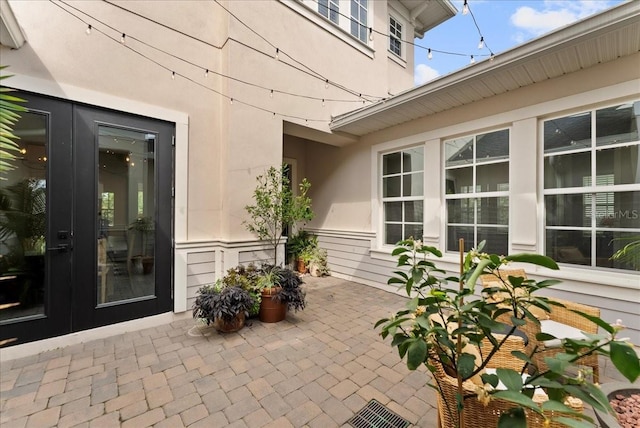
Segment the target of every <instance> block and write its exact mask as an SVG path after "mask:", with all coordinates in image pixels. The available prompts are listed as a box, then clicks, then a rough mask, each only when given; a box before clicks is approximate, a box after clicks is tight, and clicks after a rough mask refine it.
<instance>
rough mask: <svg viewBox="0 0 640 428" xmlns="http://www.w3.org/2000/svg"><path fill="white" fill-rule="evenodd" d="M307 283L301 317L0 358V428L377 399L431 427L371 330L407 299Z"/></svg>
mask: <svg viewBox="0 0 640 428" xmlns="http://www.w3.org/2000/svg"><path fill="white" fill-rule="evenodd" d="M305 281H306V283H307V284H306V287H307V291H308V293H307V300H308V306H307V309H305V310H304V311H302V312H298V313H289V314H288V315H287V319H286V321H283V322H280V323H277V324H263V323H261V322H260V321H258V320H250V321H249V322H248V325H247V326H246V327H245V328H244V329H242V330H241V331H239V332H238V333H229V334H219V333H217V332H216V331H213V330H212V329H204V330H201V329H199V328H198V327H195V325H196V324H195V322H194V321H193V320H191V319H186V320H182V321H175V322H172V323H170V324H165V325H160V326H157V327H155V328H151V329H146V330H140V331H136V332H131V333H125V334H119V335H114V336H113V337H110V338H108V339H102V340H94V341H91V342H86V343H83V344H79V345H72V346H68V347H65V348H62V349H56V350H54V351H49V352H45V353H41V354H38V355H33V356H30V357H24V358H19V359H15V360H11V361H5V362H3V363H2V366H1V368H0V426H1V427H2V428H10V427H30V428H31V427H53V426H56V427H60V428H64V427H75V426H78V427H117V426H122V427H134V428H139V427H145V426H155V427H171V428H175V427H182V426H192V427H226V426H230V427H251V428H254V427H263V426H267V427H278V428H283V427H296V428H297V427H306V426H309V427H322V428H327V427H334V426H343V425H345V422H346V421H347V420H348V419H349V418H351V417H352V416H353V415H354V414H355V413H356V412H357V411H359V410H360V409H362V407H364V406H365V404H366V403H367V402H368V401H369V400H370V399H372V398H375V399H376V400H378V401H379V402H381V403H382V404H384V405H386V406H387V407H388V408H390V409H391V410H392V411H394V412H396V413H397V414H399V415H400V416H402V417H403V418H405V419H407V420H409V421H410V422H411V423H412V424H414V425H415V426H418V427H423V428H430V427H435V426H436V419H437V416H436V411H435V409H434V404H435V393H434V391H433V390H432V389H431V388H429V387H427V386H426V382H427V380H428V376H429V375H428V374H427V373H425V370H424V369H422V370H421V371H416V372H410V371H409V370H408V369H407V368H406V366H405V363H404V362H402V361H401V360H400V358H399V356H398V355H397V352H396V351H395V349H393V348H391V346H390V345H389V341H388V340H387V341H386V342H383V341H382V340H381V338H380V337H379V335H378V331H376V330H374V329H373V325H374V323H375V322H376V321H377V320H378V319H379V318H382V317H386V316H388V315H389V314H390V313H391V311H395V310H397V309H399V308H400V307H401V306H402V305H403V304H404V302H405V301H406V300H405V299H404V298H402V297H401V296H398V295H394V294H392V293H387V292H385V291H382V290H379V289H376V288H373V287H368V286H364V285H360V284H355V283H352V282H348V281H344V280H340V279H336V278H333V277H328V278H310V277H306V278H305ZM114 333H115V332H114ZM607 369H608V367H607V366H606V365H604V366H603V367H601V372H603V373H604V375H603V376H602V381H603V382H605V381H607V379H608V377H607V376H608V373H607V371H608V370H607Z"/></svg>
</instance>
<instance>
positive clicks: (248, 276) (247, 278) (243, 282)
mask: <svg viewBox="0 0 640 428" xmlns="http://www.w3.org/2000/svg"><path fill="white" fill-rule="evenodd" d="M259 275H260V271H259V270H258V269H257V268H256V266H255V265H254V264H252V263H250V264H249V265H248V266H246V267H245V266H243V265H238V266H237V267H234V268H231V269H229V270H227V273H226V275H225V276H224V277H223V278H222V283H223V284H224V285H225V286H226V287H240V288H242V289H243V290H246V291H247V292H248V293H249V295H250V296H251V298H252V299H253V302H254V303H253V306H251V308H250V309H249V315H248V316H249V318H252V317H256V316H258V312H259V310H260V302H261V297H260V296H261V293H260V290H259V289H258V287H257V285H256V284H257V281H258V276H259Z"/></svg>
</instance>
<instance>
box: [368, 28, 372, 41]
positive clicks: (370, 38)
mask: <svg viewBox="0 0 640 428" xmlns="http://www.w3.org/2000/svg"><path fill="white" fill-rule="evenodd" d="M369 41H370V42H373V27H369Z"/></svg>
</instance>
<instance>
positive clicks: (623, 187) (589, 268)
mask: <svg viewBox="0 0 640 428" xmlns="http://www.w3.org/2000/svg"><path fill="white" fill-rule="evenodd" d="M635 101H638V97H637V96H636V97H631V98H625V99H623V100H616V101H611V100H610V101H608V102H601V103H598V104H597V105H595V106H592V107H591V108H589V109H585V106H581V107H580V108H575V109H572V110H570V111H563V112H559V113H556V114H549V115H546V116H544V117H543V116H540V117H538V121H539V124H538V135H539V142H540V143H539V153H540V162H539V165H540V166H539V170H538V178H539V180H538V182H539V189H540V195H541V197H540V201H539V204H540V218H541V222H540V229H541V230H540V235H539V237H538V242H539V243H540V245H539V247H540V254H545V253H546V231H547V218H546V208H545V197H546V196H549V195H569V194H586V193H591V194H593V193H607V192H614V191H615V192H627V191H636V192H637V191H640V185H638V184H634V183H631V184H616V185H607V186H599V185H597V184H596V185H594V186H581V187H561V188H549V189H546V188H545V187H544V172H545V171H544V159H545V157H546V154H545V150H544V143H545V141H544V124H545V122H548V121H550V120H554V119H560V118H564V117H568V116H572V115H579V114H581V113H589V114H591V130H592V131H593V132H592V135H591V141H590V146H589V147H588V148H584V147H583V148H578V149H574V150H561V151H557V152H553V154H562V155H568V154H573V153H584V152H587V153H591V156H592V159H594V157H593V156H594V154H595V153H596V152H597V151H598V150H600V149H602V148H604V147H606V148H614V147H625V146H635V145H637V143H635V142H634V141H630V142H623V143H613V144H609V145H606V146H598V145H597V144H596V145H594V141H595V139H596V133H597V130H596V129H595V124H596V112H597V111H598V110H601V109H606V108H608V107H614V106H617V105H621V104H625V103H633V102H635ZM595 176H596V163H595V162H592V163H591V175H590V177H591V178H592V179H593V178H594V177H595ZM550 229H561V230H588V231H590V232H595V231H596V229H597V227H596V226H595V225H594V223H593V222H592V224H591V225H590V226H588V227H578V226H551V227H550ZM636 231H637V230H636V229H635V228H632V229H631V230H630V232H631V233H635V232H636ZM594 244H595V242H594V241H593V240H592V242H591V251H592V254H591V258H592V260H591V264H589V265H578V264H572V263H562V264H561V265H562V269H563V270H575V271H579V272H591V273H594V272H600V273H606V274H607V275H610V274H620V275H627V274H631V275H633V274H637V272H635V271H632V270H629V271H628V270H624V269H616V268H609V267H603V266H595V265H594V264H593V261H594V259H595V258H596V257H597V254H596V253H595V251H594ZM549 257H553V255H552V254H550V255H549ZM559 263H560V262H559Z"/></svg>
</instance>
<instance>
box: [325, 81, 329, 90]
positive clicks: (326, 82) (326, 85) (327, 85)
mask: <svg viewBox="0 0 640 428" xmlns="http://www.w3.org/2000/svg"><path fill="white" fill-rule="evenodd" d="M324 88H325V89H329V79H327V80H325V81H324Z"/></svg>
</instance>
